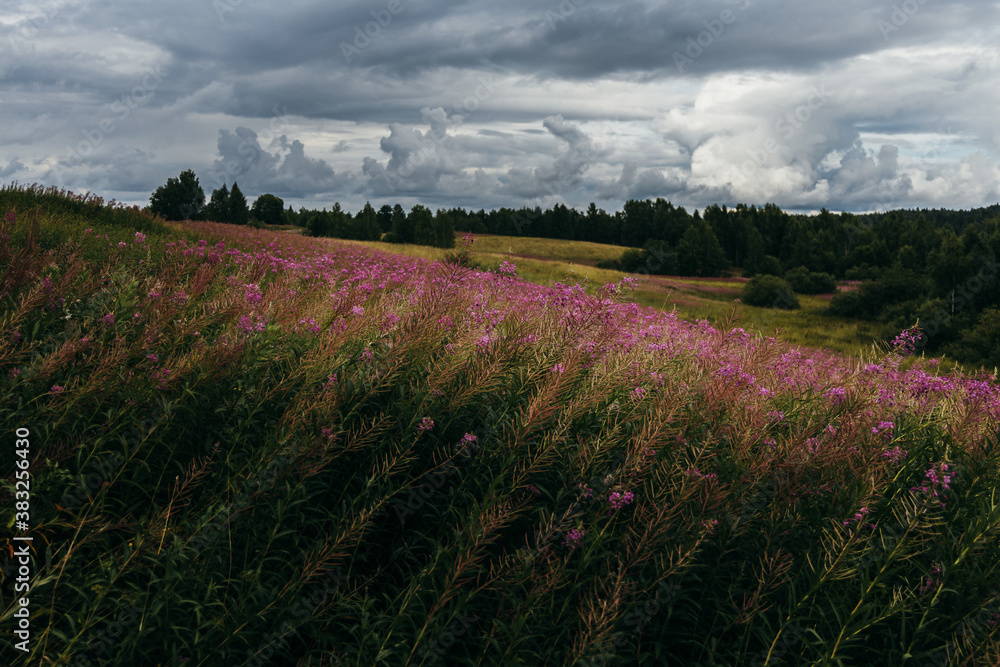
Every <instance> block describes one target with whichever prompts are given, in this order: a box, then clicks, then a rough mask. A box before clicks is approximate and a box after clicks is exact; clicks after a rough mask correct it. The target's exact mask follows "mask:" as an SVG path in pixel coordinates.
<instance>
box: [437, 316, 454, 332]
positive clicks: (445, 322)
mask: <svg viewBox="0 0 1000 667" xmlns="http://www.w3.org/2000/svg"><path fill="white" fill-rule="evenodd" d="M438 324H440V325H441V326H442V327H444V328H445V329H450V328H451V327H452V326H453V324H452V319H451V316H450V315H445V316H444V317H442V318H441V319H439V320H438Z"/></svg>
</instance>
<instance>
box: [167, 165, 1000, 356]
mask: <svg viewBox="0 0 1000 667" xmlns="http://www.w3.org/2000/svg"><path fill="white" fill-rule="evenodd" d="M161 191H163V192H161ZM262 200H263V202H262ZM171 202H172V203H171ZM150 204H151V205H150V209H151V210H152V211H153V212H154V213H159V214H161V215H164V217H168V219H170V218H169V216H170V215H175V216H176V215H180V216H182V217H180V218H177V217H175V218H172V219H188V218H190V219H198V218H197V217H195V216H200V217H202V218H203V219H212V220H218V221H226V222H235V223H237V224H244V223H246V222H249V221H254V220H259V221H261V222H264V223H266V224H291V225H297V226H299V227H302V228H304V230H305V231H306V232H307V233H308V234H311V235H314V236H332V237H338V238H347V239H360V240H378V239H381V240H383V241H387V242H392V243H415V244H421V245H430V246H438V247H446V248H449V247H453V246H454V236H455V232H456V231H458V232H472V233H477V234H495V235H503V236H530V237H540V238H551V239H565V240H576V241H592V242H595V243H604V244H614V245H621V246H625V247H626V248H627V249H626V250H625V251H624V252H623V253H622V255H621V257H620V258H619V259H618V260H615V261H612V262H607V263H605V264H604V265H605V266H606V267H607V268H615V269H620V270H623V271H627V272H636V271H642V272H646V273H654V274H663V275H683V276H703V277H712V276H722V275H743V276H746V277H753V276H776V277H780V278H782V279H784V280H786V281H787V282H788V284H789V285H790V286H791V289H792V290H794V291H795V292H799V293H817V292H832V291H834V290H835V289H836V281H857V283H858V284H857V288H856V289H852V290H851V291H843V292H840V293H838V294H836V295H835V296H834V297H833V299H832V301H831V305H830V310H829V312H830V314H833V315H838V316H845V317H854V318H860V319H865V320H869V321H873V322H879V323H881V324H882V325H883V333H885V337H887V338H891V337H892V335H894V332H898V331H900V330H902V329H903V328H906V327H910V326H912V325H913V324H914V323H915V322H918V321H919V322H920V324H921V327H922V328H923V330H924V336H923V338H922V339H921V341H920V344H921V345H922V346H923V347H924V348H925V350H927V351H928V352H931V353H937V352H944V353H946V354H949V355H951V356H953V357H955V358H957V359H959V360H960V361H966V362H970V363H984V364H988V365H991V366H1000V265H998V264H997V258H998V257H1000V204H996V205H993V206H989V207H984V208H977V209H972V210H968V211H950V210H942V209H933V210H928V209H921V210H895V211H889V212H885V213H869V214H860V215H859V214H853V213H848V212H843V213H839V214H834V213H831V212H830V211H828V210H826V209H823V210H821V211H820V212H819V213H818V214H816V215H802V214H791V213H788V212H786V211H783V210H782V209H781V208H779V207H778V206H777V205H775V204H770V203H769V204H765V205H764V206H761V207H758V206H755V205H751V206H747V205H746V204H737V205H736V206H735V207H733V208H727V207H726V206H725V205H723V206H719V205H711V206H708V207H706V208H705V209H704V211H702V212H700V213H699V212H698V211H694V212H693V213H689V212H688V211H687V210H686V209H685V208H684V207H683V206H675V205H673V204H672V203H671V202H669V201H667V200H665V199H662V198H658V199H656V200H655V201H654V200H651V199H646V200H634V199H633V200H629V201H627V202H625V204H624V206H623V207H622V210H620V211H616V212H613V213H608V212H606V211H605V210H604V209H601V208H598V207H597V206H596V205H595V204H593V203H591V204H590V206H589V207H588V208H587V209H586V210H585V211H578V210H576V209H575V208H569V207H567V206H565V205H563V204H556V205H554V206H553V207H552V208H549V209H544V210H543V209H542V208H540V207H534V208H530V207H521V208H516V209H515V208H499V209H496V210H491V211H486V210H484V209H480V210H478V211H469V210H465V209H463V208H450V209H438V210H437V211H436V212H431V211H430V210H429V209H428V208H426V207H424V206H421V205H419V204H418V205H415V206H414V207H413V208H412V209H411V210H410V211H409V213H407V212H406V211H404V210H403V208H402V207H401V206H400V205H399V204H396V205H395V206H390V205H388V204H385V205H383V206H382V207H381V208H379V209H377V210H376V209H375V208H374V207H372V205H371V204H370V203H366V204H365V206H364V208H362V210H361V211H359V212H358V213H357V214H356V215H353V216H352V215H351V214H350V213H348V212H346V211H344V210H342V209H341V207H340V204H339V203H338V204H334V205H333V207H332V209H331V210H329V211H328V210H326V209H323V210H321V211H316V210H306V209H304V208H301V209H300V210H299V211H298V212H295V211H293V210H292V209H291V207H289V208H288V209H283V208H282V207H283V202H282V200H281V199H280V198H278V197H274V196H273V195H261V196H260V197H258V198H257V200H256V201H255V202H254V206H253V207H252V208H250V209H248V208H247V207H246V199H245V198H244V197H243V195H242V193H240V192H239V189H238V186H237V185H236V183H234V184H233V187H232V189H231V190H228V191H227V190H226V187H225V185H223V187H222V188H220V189H219V190H216V191H215V192H213V193H212V199H211V201H210V202H209V203H208V205H207V206H206V205H204V193H202V192H201V188H200V186H198V185H197V177H196V176H194V174H193V172H190V171H188V172H184V173H182V174H181V177H180V178H179V179H170V181H168V184H167V186H164V187H163V188H160V189H159V190H157V192H156V193H154V195H153V197H151V199H150ZM170 206H173V208H172V209H171V208H170Z"/></svg>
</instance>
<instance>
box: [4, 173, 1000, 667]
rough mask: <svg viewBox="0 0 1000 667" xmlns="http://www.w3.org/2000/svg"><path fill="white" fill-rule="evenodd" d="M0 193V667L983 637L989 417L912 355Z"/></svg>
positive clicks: (977, 650)
mask: <svg viewBox="0 0 1000 667" xmlns="http://www.w3.org/2000/svg"><path fill="white" fill-rule="evenodd" d="M62 200H66V201H62ZM637 209H641V207H637ZM653 210H654V212H655V208H654V209H653ZM6 211H12V212H14V213H15V216H13V218H15V219H14V220H13V221H11V222H6V221H4V222H3V223H2V224H3V226H2V227H0V234H3V235H5V237H9V239H8V240H7V242H5V243H4V244H3V245H2V246H0V275H2V276H3V278H4V280H3V282H0V286H2V287H0V289H2V290H4V292H3V298H2V300H0V321H2V322H4V323H5V324H4V327H3V331H0V334H2V338H0V428H2V429H3V430H4V432H6V433H14V432H15V431H16V429H18V428H21V427H23V428H28V429H30V431H31V437H30V440H31V443H32V445H31V448H30V452H31V453H30V459H31V469H30V473H31V482H32V484H31V493H32V495H31V499H32V501H31V516H32V519H31V521H32V528H31V532H32V534H33V535H34V538H35V539H34V542H33V544H32V548H33V554H34V557H33V558H32V561H31V562H32V564H31V568H32V581H31V585H32V587H31V596H30V597H31V610H32V616H31V619H30V620H31V628H32V638H33V641H32V642H31V644H30V647H31V648H30V652H29V654H26V655H22V654H21V653H20V652H19V651H17V650H16V649H15V648H13V646H12V642H6V643H5V645H4V646H3V647H0V659H2V661H3V664H9V665H21V664H25V665H27V664H32V665H33V664H39V663H52V664H109V665H146V664H149V665H154V664H168V663H169V664H179V665H187V664H191V665H199V664H200V665H214V664H267V663H268V662H269V663H270V664H330V663H331V662H334V663H335V662H340V663H341V664H359V665H375V664H401V665H403V664H414V665H415V664H432V663H434V664H456V665H465V664H470V665H472V664H504V665H506V664H510V665H516V664H526V665H544V664H583V665H594V664H684V665H698V664H701V665H713V664H714V665H755V664H770V665H777V664H816V665H820V664H824V665H826V664H831V665H832V664H845V665H846V664H854V665H863V664H878V665H881V664H885V665H896V664H908V663H909V662H914V664H918V665H923V664H949V663H955V664H959V663H963V662H967V663H969V664H974V663H979V662H982V663H984V664H987V663H989V662H995V656H996V653H997V648H998V647H997V637H998V633H1000V630H998V629H997V625H996V621H997V619H998V616H997V614H1000V599H998V597H997V591H998V590H1000V574H998V571H997V568H996V553H997V551H998V549H1000V544H998V530H997V529H998V526H1000V509H998V507H997V503H996V498H995V489H996V486H997V484H998V482H1000V442H998V441H997V438H996V437H995V432H996V422H995V419H996V415H995V413H993V412H991V410H993V409H994V408H993V407H991V406H988V405H986V404H985V401H984V400H982V399H980V398H975V397H967V396H966V395H965V391H966V390H965V389H961V388H960V389H958V390H955V391H954V392H953V393H947V390H942V389H938V388H936V387H935V383H936V382H937V381H938V380H939V378H935V377H934V376H933V374H932V373H930V372H925V373H915V374H913V375H912V376H910V377H908V378H907V379H906V380H905V382H901V383H900V385H899V386H896V387H895V388H894V389H893V391H894V393H893V394H892V396H891V400H892V404H891V406H890V405H889V404H888V402H887V401H885V400H884V399H885V395H884V393H883V392H884V390H886V389H887V384H888V383H890V382H893V380H892V379H891V378H893V377H895V375H896V373H895V371H894V370H893V369H891V368H883V367H876V369H875V370H871V369H869V368H866V369H862V370H854V369H851V368H847V367H846V366H845V369H843V378H841V377H840V376H838V378H837V380H836V383H835V384H833V385H831V386H821V387H817V386H814V385H811V384H809V386H804V385H803V384H802V383H800V382H799V381H798V380H799V379H800V376H799V375H797V374H798V373H800V372H804V369H808V368H812V367H813V366H814V365H813V364H809V363H805V362H806V361H811V359H808V358H807V357H805V356H804V355H803V354H801V353H800V352H797V351H793V350H790V349H788V348H783V347H776V346H772V345H770V344H763V343H762V344H761V345H759V346H757V347H750V346H746V345H745V343H744V342H743V340H744V334H742V333H740V332H739V331H738V330H736V329H732V330H719V331H713V330H710V329H709V328H708V327H691V328H684V329H683V330H681V329H678V330H676V331H673V330H671V329H670V328H669V327H667V328H665V329H664V330H663V331H662V332H659V333H654V332H653V330H651V329H646V328H641V329H639V331H641V332H642V333H641V335H642V336H646V337H649V338H650V339H651V340H655V341H656V342H657V343H658V344H657V345H656V347H657V348H667V347H673V346H683V345H684V344H685V343H686V339H688V338H691V337H698V338H697V341H696V343H697V344H696V345H695V346H693V347H691V348H682V349H680V350H679V351H668V350H665V349H660V350H659V351H655V350H653V346H652V345H636V346H632V347H629V348H626V347H625V346H620V347H619V346H608V349H606V348H605V347H604V346H603V345H602V343H604V342H606V339H605V338H604V337H606V336H609V335H611V334H610V333H609V332H613V331H615V330H616V329H617V328H618V327H619V326H630V325H629V324H628V323H627V322H623V321H621V320H618V319H615V315H614V311H612V310H610V309H608V308H607V306H606V300H604V301H602V302H598V301H584V300H582V299H577V298H576V297H575V296H574V295H573V294H574V293H573V292H572V291H569V290H567V291H565V292H562V293H556V294H557V295H558V296H559V298H560V299H564V300H565V301H566V307H561V306H557V305H556V304H555V300H551V301H549V302H547V304H546V305H545V307H544V308H539V310H538V313H533V312H527V310H525V311H524V312H522V311H520V310H519V311H512V310H511V309H510V308H509V303H510V302H508V301H507V300H506V299H507V298H508V296H509V294H510V293H511V292H514V291H515V290H516V289H517V286H516V284H515V283H514V282H513V281H511V282H509V283H506V284H505V285H501V286H500V287H499V288H497V289H493V286H496V285H497V283H496V281H493V280H492V279H491V280H489V281H486V282H485V283H484V284H487V285H489V286H490V288H489V289H486V290H484V291H476V292H474V291H472V288H471V287H469V286H468V285H467V284H466V280H467V278H466V276H467V275H468V276H469V277H470V278H473V277H474V274H471V273H469V274H467V273H466V272H464V271H459V272H457V273H454V274H449V273H448V272H447V271H445V272H442V267H441V266H440V265H437V266H432V267H431V268H430V269H428V275H427V281H426V282H424V281H423V280H422V278H421V281H419V282H417V281H414V282H405V281H398V278H394V277H393V276H398V275H399V274H401V273H405V272H402V271H396V270H395V268H393V270H392V271H387V272H386V273H384V274H383V275H384V276H386V280H387V284H385V285H383V286H378V285H377V284H378V282H379V281H378V280H372V281H371V282H372V283H374V284H375V285H376V286H373V287H371V288H370V289H371V292H370V293H367V292H368V289H367V288H362V289H358V287H360V285H359V283H360V282H362V280H361V279H360V278H361V276H362V275H368V274H369V273H370V272H371V271H372V270H374V268H375V267H378V266H381V265H384V264H385V263H387V262H389V261H392V260H389V259H388V258H387V257H386V256H385V255H377V254H374V253H371V254H358V255H357V256H355V258H354V260H357V266H355V264H353V263H352V262H353V261H354V260H352V259H351V258H350V256H349V253H348V251H347V250H346V246H345V250H344V251H343V253H338V256H337V257H331V258H330V261H331V262H333V263H335V266H332V267H331V273H330V276H331V277H332V279H331V280H329V281H328V280H327V279H326V278H324V279H322V280H317V279H316V278H315V277H314V276H306V275H301V274H297V273H294V272H291V271H289V272H288V273H285V274H282V275H275V276H272V275H271V274H269V273H268V272H266V271H261V270H260V268H259V267H258V266H257V265H256V264H254V263H252V262H247V263H240V262H239V261H236V260H235V259H232V258H233V257H234V256H235V255H234V254H232V253H228V252H226V251H228V250H232V249H238V248H241V243H242V240H241V239H244V238H251V239H253V241H256V240H258V239H260V238H261V236H260V234H261V233H260V232H250V231H249V230H245V229H244V230H237V231H236V232H227V233H229V234H230V235H229V236H225V237H222V238H220V239H219V240H218V242H219V243H222V242H223V241H224V246H223V247H224V248H225V249H226V251H223V250H222V248H216V247H214V244H215V241H213V242H212V244H206V245H205V247H202V246H201V245H200V244H197V242H196V241H197V238H198V237H194V239H192V240H191V246H192V247H194V248H201V250H200V253H201V254H198V252H195V253H188V254H184V253H181V252H177V251H176V248H177V245H176V244H177V242H178V241H179V240H180V239H181V238H182V237H178V236H176V235H175V236H174V237H173V238H171V239H169V242H170V243H171V244H172V245H171V246H167V245H166V242H167V241H168V238H167V233H168V229H167V227H166V226H164V225H163V224H162V223H160V222H157V221H156V220H154V219H152V218H150V217H149V216H146V215H143V214H142V213H141V212H139V211H135V210H131V211H130V210H120V209H118V210H116V209H114V208H113V207H106V206H103V205H101V204H98V203H97V202H94V201H90V202H80V201H70V200H69V198H67V197H64V196H61V195H58V194H57V193H51V192H50V193H48V194H45V193H40V192H37V191H33V190H16V189H14V190H12V189H6V190H0V213H4V212H6ZM363 213H364V216H368V215H369V214H368V213H367V212H363ZM638 214H639V213H638V212H637V213H635V215H638ZM440 215H441V214H440V212H439V213H438V216H437V217H440ZM446 215H448V216H451V215H452V213H450V212H446ZM593 215H594V216H599V215H600V213H599V212H596V211H595V212H594V214H593ZM712 215H713V216H718V215H720V214H719V213H713V214H712ZM360 217H362V216H361V215H359V216H358V218H360ZM416 217H417V218H418V219H419V217H420V216H419V215H418V216H416ZM0 219H2V218H0ZM356 220H357V218H355V219H354V220H350V219H349V218H348V217H347V216H346V215H345V217H344V218H341V219H340V220H339V222H341V223H347V222H354V221H356ZM720 224H721V223H720ZM201 226H202V227H203V228H204V229H210V228H212V227H213V226H211V225H208V224H206V223H202V224H201ZM84 229H91V230H92V231H91V232H90V233H86V234H85V233H84V231H83V230H84ZM53 230H54V231H53ZM137 231H142V232H144V233H146V234H148V235H149V236H148V238H147V239H145V240H139V239H137V238H136V232H137ZM97 232H100V234H99V235H100V236H101V238H99V239H98V238H97V237H98V233H97ZM43 234H47V235H48V236H47V240H46V242H45V245H42V244H41V243H38V242H37V240H38V239H39V238H41V237H42V235H43ZM105 235H109V236H110V237H111V238H109V239H105V238H103V237H104V236H105ZM274 238H275V239H279V238H281V239H283V238H284V237H279V236H277V235H275V236H274ZM295 240H296V241H301V242H302V243H303V244H304V245H303V247H304V248H307V249H309V250H312V249H314V247H315V246H314V245H309V244H311V243H312V242H311V241H310V240H308V239H301V238H298V237H296V239H295ZM119 242H121V243H125V245H126V247H125V248H121V247H120V246H119V245H118V244H119ZM316 245H319V244H316ZM248 247H256V245H254V246H249V245H248ZM26 249H27V252H26V253H25V254H24V255H22V256H19V255H17V253H20V252H21V251H24V250H26ZM449 256H450V257H454V258H460V257H461V256H462V251H458V252H455V253H454V254H453V255H449ZM16 257H20V258H17V259H15V258H16ZM79 257H88V258H89V259H88V260H87V261H85V262H81V261H76V260H77V259H78V258H79ZM139 260H142V263H140V261H139ZM15 262H18V264H16V265H15ZM457 263H463V262H457ZM12 266H13V267H14V269H16V270H12V269H11V267H12ZM401 266H406V267H409V268H410V269H412V270H417V269H416V268H415V267H417V264H415V263H414V264H412V265H401ZM341 270H345V271H347V275H345V276H342V275H341V273H340V272H341ZM21 273H23V276H21V277H19V278H17V280H16V281H15V280H14V277H15V274H17V275H21ZM973 275H974V274H973ZM755 280H758V283H757V284H758V285H760V284H762V283H763V284H766V282H767V281H768V278H767V277H763V278H759V279H755ZM774 280H776V281H777V284H779V285H780V283H781V281H780V279H776V278H775V279H774ZM46 281H47V282H46ZM470 282H471V281H470ZM751 282H752V281H751ZM414 284H418V285H420V287H421V292H420V293H419V294H418V293H417V291H416V290H412V289H411V288H412V287H413V285H414ZM44 285H51V286H52V287H51V289H52V290H54V291H52V292H51V293H47V292H46V291H45V290H46V288H45V287H44ZM506 285H509V287H507V286H506ZM425 286H426V290H424V289H423V288H424V287H425ZM258 290H259V291H258ZM182 292H183V294H182ZM331 294H335V295H336V296H331ZM258 296H259V297H260V298H259V299H258ZM56 298H59V299H65V302H64V303H62V302H57V301H56V300H55V299H56ZM33 300H34V301H33ZM745 300H746V299H745ZM940 303H944V302H943V301H933V302H928V305H927V307H928V308H937V307H938V306H939V305H940ZM24 304H28V306H24ZM50 304H56V307H55V308H54V309H50V307H49V306H50ZM602 304H603V305H602ZM766 305H771V304H766ZM899 305H902V304H899ZM355 307H358V308H357V309H356V308H355ZM108 315H112V316H113V317H111V318H108ZM136 315H138V317H136ZM244 317H245V318H248V319H247V320H246V321H243V320H242V318H244ZM261 317H266V318H267V322H266V326H265V325H264V324H262V325H261V326H260V327H254V326H251V325H252V324H253V323H254V322H256V321H258V320H257V319H254V318H261ZM310 318H313V320H314V324H311V323H310V322H309V319H310ZM487 318H488V319H487ZM313 326H315V327H316V329H317V330H315V331H314V330H313V328H312V327H313ZM998 328H1000V316H998V314H997V312H995V310H990V309H987V310H986V311H984V314H983V316H982V317H980V318H978V319H977V320H976V322H975V327H973V334H970V337H969V340H968V342H969V344H970V345H973V346H974V345H978V344H980V343H982V344H983V345H984V346H986V347H984V348H983V349H982V351H981V352H982V353H983V354H993V353H994V351H995V350H994V348H995V345H992V344H991V341H992V342H995V341H996V340H998V339H1000V334H998ZM13 332H16V333H17V335H16V336H15V335H13ZM677 333H682V334H683V335H675V334H677ZM629 335H631V334H629ZM486 336H489V337H490V340H492V342H491V343H489V344H486V343H484V342H483V340H484V337H486ZM654 336H655V338H654ZM84 340H86V342H84ZM619 340H624V339H619ZM636 340H641V338H638V337H637V339H636ZM487 342H489V341H487ZM595 342H596V344H592V343H595ZM668 343H669V345H667V344H668ZM816 359H818V360H820V361H821V362H822V363H827V362H829V360H825V358H824V357H822V356H819V357H816ZM723 361H726V363H723ZM730 361H731V362H732V363H729V362H730ZM822 363H820V364H816V366H819V365H822ZM737 364H738V366H737ZM15 369H16V370H18V371H19V372H18V373H12V372H11V371H13V370H15ZM168 370H169V371H171V373H164V371H168ZM921 383H923V384H921ZM765 384H766V387H769V389H768V392H766V393H765V392H762V391H760V390H761V389H762V388H765ZM807 384H808V383H807ZM758 385H759V386H758ZM904 385H905V386H904ZM54 386H58V387H61V388H62V390H61V391H56V390H54V389H53V387H54ZM974 386H975V385H970V387H974ZM640 389H641V390H642V391H638V390H640ZM834 389H838V390H843V391H842V393H839V394H838V393H834V392H832V391H831V390H834ZM925 389H926V391H925ZM980 390H982V388H980ZM928 401H930V402H931V403H927V402H928ZM934 401H938V402H937V403H934ZM928 406H930V407H928ZM890 418H891V419H892V422H893V423H892V424H889V425H887V422H886V421H885V420H888V419H890ZM428 420H430V421H433V424H432V425H430V424H429V423H428ZM466 434H469V435H475V436H476V438H475V439H474V440H469V439H468V438H467V437H466ZM11 456H12V457H13V456H15V455H13V454H12V455H11ZM12 460H16V458H14V459H12ZM943 466H947V468H944V467H943ZM929 472H933V473H934V474H935V476H936V477H934V478H933V479H932V476H931V475H929ZM945 476H947V484H948V485H950V488H948V489H945V488H944V486H943V484H944V483H945V482H943V481H942V480H944V478H945ZM934 479H937V480H938V481H936V482H935V481H934ZM3 485H4V491H5V492H6V493H13V492H15V490H16V489H15V487H14V484H13V482H12V479H10V478H9V476H8V479H6V480H5V481H4V482H3ZM626 492H628V493H631V494H633V497H632V499H631V501H630V502H628V503H624V504H622V505H620V506H618V505H614V504H613V502H612V498H615V501H614V502H618V503H623V502H624V501H623V500H622V498H623V496H622V494H624V493H626ZM937 492H940V495H939V494H938V493H937ZM614 494H618V495H617V496H615V495H614ZM10 518H12V517H11V512H10V511H9V508H8V512H7V513H6V514H5V516H4V519H5V522H6V521H7V520H9V519H10ZM576 531H579V532H576ZM574 536H577V537H574ZM12 544H13V543H12ZM8 560H9V559H8ZM13 576H15V575H14V574H13V571H12V569H11V568H7V569H5V570H4V582H5V585H11V583H10V582H7V579H8V578H13ZM8 590H11V589H8ZM4 605H5V606H4V609H3V612H2V614H0V615H2V616H3V617H4V618H5V619H7V622H13V613H14V610H15V608H16V605H15V604H14V601H13V600H12V599H11V596H6V597H4Z"/></svg>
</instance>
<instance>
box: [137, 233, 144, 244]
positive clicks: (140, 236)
mask: <svg viewBox="0 0 1000 667" xmlns="http://www.w3.org/2000/svg"><path fill="white" fill-rule="evenodd" d="M135 242H136V243H145V242H146V235H145V234H143V233H142V232H136V233H135Z"/></svg>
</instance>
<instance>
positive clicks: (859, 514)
mask: <svg viewBox="0 0 1000 667" xmlns="http://www.w3.org/2000/svg"><path fill="white" fill-rule="evenodd" d="M869 511H870V510H869V509H868V508H867V507H862V508H861V509H859V510H858V511H857V512H856V513H855V514H854V518H852V519H848V520H847V521H845V522H844V525H845V526H848V525H850V524H851V522H852V521H861V520H862V519H864V518H865V515H867V514H868V513H869Z"/></svg>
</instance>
